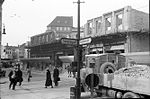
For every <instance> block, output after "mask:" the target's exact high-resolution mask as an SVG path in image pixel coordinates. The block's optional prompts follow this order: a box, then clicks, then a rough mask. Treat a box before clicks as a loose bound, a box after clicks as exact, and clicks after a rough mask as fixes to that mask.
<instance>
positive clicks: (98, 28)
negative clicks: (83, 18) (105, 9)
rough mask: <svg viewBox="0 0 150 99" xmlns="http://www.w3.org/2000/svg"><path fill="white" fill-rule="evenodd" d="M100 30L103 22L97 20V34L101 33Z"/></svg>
mask: <svg viewBox="0 0 150 99" xmlns="http://www.w3.org/2000/svg"><path fill="white" fill-rule="evenodd" d="M100 28H101V20H97V21H96V33H98V32H99V31H100Z"/></svg>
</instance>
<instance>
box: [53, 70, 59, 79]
mask: <svg viewBox="0 0 150 99" xmlns="http://www.w3.org/2000/svg"><path fill="white" fill-rule="evenodd" d="M58 77H59V70H58V69H57V68H55V69H54V73H53V78H54V82H57V81H58Z"/></svg>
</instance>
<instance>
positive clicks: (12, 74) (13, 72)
mask: <svg viewBox="0 0 150 99" xmlns="http://www.w3.org/2000/svg"><path fill="white" fill-rule="evenodd" d="M16 72H17V67H15V68H14V70H11V71H10V73H9V74H8V77H9V81H10V84H9V89H11V86H12V85H13V87H12V90H15V86H16V84H17V78H16Z"/></svg>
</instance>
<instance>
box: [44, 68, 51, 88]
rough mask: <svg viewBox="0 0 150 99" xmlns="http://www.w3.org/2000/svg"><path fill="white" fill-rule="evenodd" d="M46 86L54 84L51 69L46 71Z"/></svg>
mask: <svg viewBox="0 0 150 99" xmlns="http://www.w3.org/2000/svg"><path fill="white" fill-rule="evenodd" d="M45 86H52V79H51V73H50V71H49V70H47V71H46V82H45Z"/></svg>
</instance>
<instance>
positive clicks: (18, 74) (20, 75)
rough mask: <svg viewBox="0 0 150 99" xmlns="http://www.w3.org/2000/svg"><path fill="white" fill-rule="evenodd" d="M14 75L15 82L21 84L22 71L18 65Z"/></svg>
mask: <svg viewBox="0 0 150 99" xmlns="http://www.w3.org/2000/svg"><path fill="white" fill-rule="evenodd" d="M16 76H17V82H19V86H21V84H22V81H23V78H22V71H21V70H20V66H18V70H17V72H16Z"/></svg>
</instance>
